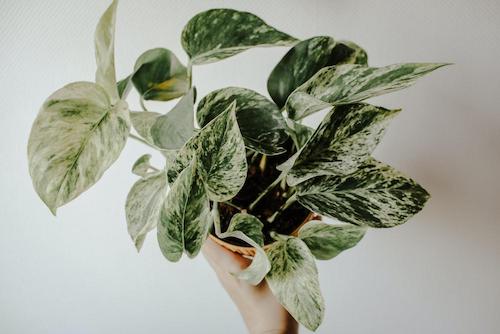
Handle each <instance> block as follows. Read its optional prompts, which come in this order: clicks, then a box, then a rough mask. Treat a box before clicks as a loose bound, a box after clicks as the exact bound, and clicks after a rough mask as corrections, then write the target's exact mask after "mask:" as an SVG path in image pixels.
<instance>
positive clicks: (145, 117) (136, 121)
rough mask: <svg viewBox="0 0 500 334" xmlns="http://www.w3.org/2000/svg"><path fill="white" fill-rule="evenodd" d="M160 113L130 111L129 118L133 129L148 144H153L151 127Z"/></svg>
mask: <svg viewBox="0 0 500 334" xmlns="http://www.w3.org/2000/svg"><path fill="white" fill-rule="evenodd" d="M160 116H161V114H160V113H157V112H153V111H131V112H130V120H131V121H132V126H133V127H134V129H135V131H137V133H138V134H139V135H140V136H141V137H142V138H143V139H144V140H145V141H146V142H148V143H149V144H151V145H154V140H153V137H152V136H151V128H152V127H153V125H154V124H155V122H156V120H157V119H158V117H160Z"/></svg>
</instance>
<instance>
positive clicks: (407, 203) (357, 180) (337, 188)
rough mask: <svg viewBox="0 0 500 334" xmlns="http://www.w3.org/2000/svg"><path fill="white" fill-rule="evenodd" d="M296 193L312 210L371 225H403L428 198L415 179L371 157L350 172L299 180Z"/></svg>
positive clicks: (358, 223)
mask: <svg viewBox="0 0 500 334" xmlns="http://www.w3.org/2000/svg"><path fill="white" fill-rule="evenodd" d="M296 194H297V199H298V201H299V202H300V204H302V205H303V206H305V207H306V208H308V209H310V210H311V211H314V212H316V213H319V214H321V215H325V216H328V217H332V218H337V219H339V220H340V221H343V222H346V223H351V224H356V225H368V226H370V227H392V226H396V225H400V224H403V223H405V222H406V221H407V220H408V219H410V218H411V217H412V216H413V215H414V214H416V213H417V212H419V211H420V210H422V208H423V207H424V204H425V202H426V201H427V200H428V199H429V194H428V193H427V191H425V189H424V188H422V187H421V186H420V185H418V184H417V183H416V182H415V181H413V180H412V179H410V178H408V177H407V176H405V175H403V174H402V173H401V172H399V171H397V170H395V169H394V168H392V167H391V166H389V165H386V164H384V163H382V162H379V161H377V160H375V159H373V158H371V159H369V160H367V161H366V162H365V163H364V164H363V165H362V166H360V167H359V169H358V170H357V171H355V172H354V173H352V174H348V175H342V176H340V175H338V176H318V177H315V178H312V179H310V180H307V181H305V182H303V183H300V184H299V185H297V193H296Z"/></svg>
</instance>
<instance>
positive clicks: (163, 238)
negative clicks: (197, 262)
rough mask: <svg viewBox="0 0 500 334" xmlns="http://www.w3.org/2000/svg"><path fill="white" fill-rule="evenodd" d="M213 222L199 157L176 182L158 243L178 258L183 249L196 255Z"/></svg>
mask: <svg viewBox="0 0 500 334" xmlns="http://www.w3.org/2000/svg"><path fill="white" fill-rule="evenodd" d="M211 224H212V219H211V214H210V203H209V201H208V197H207V194H206V191H205V188H204V187H203V182H202V181H201V179H200V177H199V175H198V171H197V159H196V157H195V158H193V160H192V161H191V164H190V165H189V166H188V167H187V168H185V169H184V170H183V171H182V172H181V174H180V175H179V177H178V178H177V180H176V181H175V182H174V184H173V185H172V187H171V189H170V191H169V193H168V195H167V199H166V200H165V203H164V206H163V208H162V211H161V215H160V223H159V224H158V243H159V245H160V249H161V251H162V253H163V255H164V256H165V257H166V258H167V259H168V260H169V261H173V262H176V261H178V260H179V259H180V258H181V256H182V253H183V251H184V250H185V251H186V254H187V255H188V256H189V257H195V256H196V255H197V254H198V252H199V251H200V249H201V246H202V244H203V242H204V241H205V239H206V237H207V234H208V230H209V228H210V226H211Z"/></svg>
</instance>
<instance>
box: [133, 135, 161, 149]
mask: <svg viewBox="0 0 500 334" xmlns="http://www.w3.org/2000/svg"><path fill="white" fill-rule="evenodd" d="M128 136H129V137H130V138H132V139H135V140H137V141H138V142H140V143H142V144H144V145H146V146H149V147H151V148H154V149H155V150H157V149H158V148H157V147H154V146H153V145H151V144H150V143H148V142H147V141H145V140H144V139H142V138H141V137H139V136H136V135H134V134H133V133H129V134H128Z"/></svg>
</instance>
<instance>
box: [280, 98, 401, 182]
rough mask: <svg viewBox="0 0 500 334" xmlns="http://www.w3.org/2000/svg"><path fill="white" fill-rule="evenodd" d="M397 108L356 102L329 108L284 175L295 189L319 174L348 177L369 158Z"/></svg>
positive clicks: (396, 112) (397, 111) (395, 113)
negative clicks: (392, 108) (347, 175)
mask: <svg viewBox="0 0 500 334" xmlns="http://www.w3.org/2000/svg"><path fill="white" fill-rule="evenodd" d="M399 111H400V110H399V109H396V110H389V109H385V108H382V107H375V106H372V105H369V104H364V103H356V104H346V105H340V106H336V107H334V108H332V110H330V112H329V113H328V114H327V115H326V116H325V118H324V119H323V121H322V122H321V123H320V125H319V126H318V128H317V129H316V131H315V132H314V134H313V135H312V136H311V138H310V139H309V141H308V142H307V144H305V146H303V147H302V149H301V151H300V153H299V156H298V157H297V158H296V159H295V162H294V164H293V167H292V168H291V170H290V171H289V173H288V176H287V182H288V184H289V185H290V186H295V185H297V184H298V183H300V182H303V181H305V180H307V179H310V178H312V177H315V176H319V175H335V174H348V173H352V172H353V171H355V170H356V168H357V167H358V166H359V165H360V164H361V163H363V162H364V161H365V160H366V159H368V158H369V157H370V154H371V153H372V152H373V150H374V149H375V147H376V146H377V145H378V143H379V142H380V140H381V139H382V136H383V134H384V132H385V129H386V127H387V126H388V124H389V122H390V121H391V120H392V118H394V117H395V116H396V115H397V114H398V113H399Z"/></svg>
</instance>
